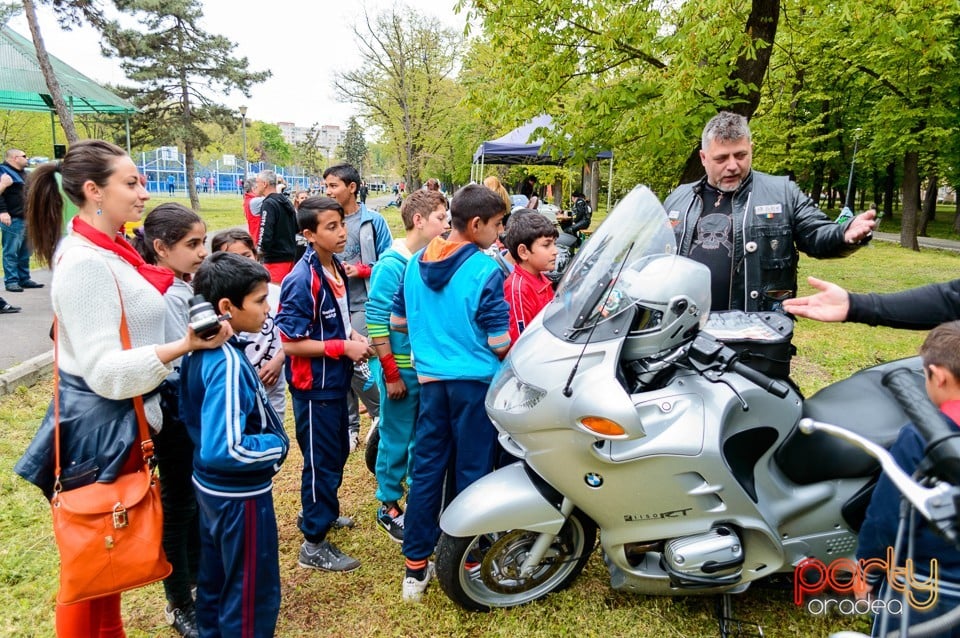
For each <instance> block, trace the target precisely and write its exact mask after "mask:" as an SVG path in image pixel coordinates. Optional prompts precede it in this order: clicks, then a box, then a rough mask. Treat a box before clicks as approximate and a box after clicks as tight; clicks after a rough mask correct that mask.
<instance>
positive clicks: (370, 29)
mask: <svg viewBox="0 0 960 638" xmlns="http://www.w3.org/2000/svg"><path fill="white" fill-rule="evenodd" d="M354 34H355V36H356V43H357V46H358V48H359V49H360V55H361V58H362V59H363V63H362V65H361V67H360V68H359V69H355V70H352V71H346V72H344V73H338V74H337V76H336V78H335V80H334V85H335V87H336V90H337V93H338V95H339V96H340V98H341V99H343V100H344V101H348V102H352V103H354V104H355V105H357V106H358V107H359V109H360V113H361V116H362V117H363V119H364V120H365V121H367V122H368V123H370V124H373V125H375V126H377V127H378V128H379V129H380V130H381V131H382V132H383V140H384V141H385V142H386V143H387V144H388V145H389V146H390V147H391V148H392V149H393V152H394V153H395V155H396V157H397V161H398V163H399V165H400V170H401V172H402V173H403V176H404V180H405V181H406V183H407V184H408V187H409V188H411V189H414V188H418V187H419V186H420V184H421V181H422V179H423V177H424V176H423V169H424V166H425V163H426V162H427V161H428V160H429V158H430V157H432V156H433V155H434V153H436V152H437V151H438V149H439V148H440V147H441V146H442V143H443V140H444V139H445V138H446V137H447V136H448V134H449V132H450V131H451V129H452V128H453V127H454V126H455V121H454V117H453V115H454V106H455V105H456V104H457V102H458V101H459V99H460V90H459V87H458V85H457V84H456V83H455V82H454V80H453V78H454V72H455V70H456V67H457V63H458V55H459V52H460V49H461V47H462V38H461V37H460V36H459V35H457V34H456V33H455V32H454V31H453V30H451V29H445V28H443V27H441V25H440V23H439V21H437V20H436V19H435V18H430V17H427V16H424V15H422V14H420V13H418V12H417V11H415V10H413V9H412V8H409V7H401V6H396V7H394V8H393V9H392V10H390V11H388V12H385V13H381V14H379V15H378V16H377V17H376V18H373V19H371V18H370V16H369V15H365V16H364V22H363V27H362V28H361V27H355V28H354Z"/></svg>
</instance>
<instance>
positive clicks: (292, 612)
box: [0, 196, 960, 638]
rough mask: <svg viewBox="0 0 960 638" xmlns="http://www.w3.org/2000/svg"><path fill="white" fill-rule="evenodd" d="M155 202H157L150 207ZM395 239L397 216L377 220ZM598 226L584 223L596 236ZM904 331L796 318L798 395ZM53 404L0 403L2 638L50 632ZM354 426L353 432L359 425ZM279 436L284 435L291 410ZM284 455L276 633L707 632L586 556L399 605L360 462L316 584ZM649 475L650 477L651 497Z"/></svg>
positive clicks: (782, 632)
mask: <svg viewBox="0 0 960 638" xmlns="http://www.w3.org/2000/svg"><path fill="white" fill-rule="evenodd" d="M160 201H164V198H159V197H158V198H156V199H155V200H153V202H151V203H158V202H160ZM202 203H203V211H202V215H203V216H204V218H205V219H206V220H207V222H208V225H209V227H210V229H211V230H215V229H220V228H224V227H227V226H233V225H239V224H242V223H243V215H242V212H241V207H240V200H239V198H238V197H235V196H234V197H229V198H228V197H226V196H209V197H208V198H204V199H202ZM385 212H387V215H388V219H389V221H390V222H391V226H392V227H393V228H394V229H397V227H398V215H397V213H396V209H387V211H385ZM598 221H599V220H595V222H594V226H596V225H597V223H598ZM958 265H960V256H958V255H956V254H952V253H941V252H937V251H924V252H921V253H913V252H910V251H906V250H903V249H900V248H897V247H896V246H893V245H889V244H876V245H871V246H869V247H867V248H864V249H862V250H861V251H859V252H858V253H857V254H856V255H854V256H853V257H850V258H848V259H845V260H834V261H816V260H812V259H808V258H804V259H803V260H802V262H801V276H806V275H809V274H814V275H817V276H819V277H822V278H826V279H830V280H832V281H835V282H837V283H839V284H841V285H843V286H845V287H848V288H850V289H853V290H859V291H875V290H876V291H889V290H899V289H902V288H905V287H908V286H915V285H918V284H922V283H928V282H933V281H941V280H945V279H951V278H954V277H956V276H957V272H958ZM922 337H923V335H922V334H920V333H909V332H903V331H895V330H890V329H882V328H870V327H867V326H856V325H845V324H834V325H819V324H816V323H813V322H809V321H801V322H800V323H798V324H797V326H796V333H795V338H794V343H795V344H796V345H797V346H798V349H799V355H798V357H797V359H795V360H794V363H795V365H794V377H795V379H796V380H797V382H798V383H799V384H800V386H801V388H802V389H803V390H804V392H805V393H807V394H809V393H812V392H814V391H816V390H817V389H818V388H820V387H822V386H824V385H826V384H827V383H829V382H831V381H833V380H836V379H840V378H842V377H845V376H847V375H848V374H850V373H851V372H853V371H854V370H856V369H858V368H860V367H864V366H867V365H871V364H874V363H877V362H880V361H884V360H888V359H891V358H897V357H902V356H908V355H912V354H914V353H915V352H916V349H917V346H918V345H919V343H920V341H921V340H922ZM50 395H51V388H50V382H49V381H47V382H43V383H40V384H37V385H36V386H34V387H33V388H29V389H28V388H20V389H19V391H17V392H15V393H13V394H12V395H10V396H7V397H4V398H3V399H2V400H0V429H2V431H3V432H4V435H3V436H2V437H0V494H2V504H3V507H2V508H0V538H2V539H3V543H2V546H0V585H2V586H0V608H2V609H3V610H4V612H3V613H2V614H0V635H2V636H18V637H29V636H51V635H53V629H52V622H53V600H54V595H55V591H56V586H57V552H56V548H55V546H54V542H53V534H52V531H51V527H50V515H49V511H48V508H47V504H46V502H45V501H44V500H43V498H42V497H41V495H40V494H39V492H38V491H37V490H36V489H35V488H33V487H32V486H30V485H28V484H27V483H26V482H24V481H23V480H21V479H20V478H19V477H17V476H16V475H14V474H13V472H12V471H11V469H12V467H13V464H14V462H15V461H16V459H17V458H19V456H20V454H21V452H22V451H23V449H24V448H25V447H26V445H27V443H28V441H29V440H30V438H31V437H32V435H33V433H34V431H35V429H36V427H37V424H38V423H39V421H40V419H41V417H42V416H43V413H44V411H45V409H46V406H47V403H48V402H49V399H50ZM368 425H369V424H368V423H366V422H365V423H364V431H365V430H366V427H368ZM287 426H288V430H289V431H290V433H291V436H292V434H293V424H292V418H291V416H290V408H289V407H288V415H287ZM293 447H294V449H293V450H291V453H290V456H289V458H288V459H287V462H286V464H285V466H284V467H283V470H282V471H281V473H280V474H279V475H278V476H277V480H276V488H275V491H274V496H275V501H276V511H277V519H278V523H279V530H280V567H281V577H282V582H283V605H282V608H281V612H280V623H279V627H278V635H279V636H291V637H292V636H308V635H309V636H350V637H351V638H352V637H356V636H411V635H420V636H471V637H472V636H478V635H483V636H510V637H511V638H515V637H517V636H558V635H563V636H578V637H580V636H583V637H587V636H604V637H606V636H641V637H656V638H668V637H669V638H673V637H677V638H680V637H688V636H715V635H717V629H716V624H715V621H714V614H713V612H714V599H713V598H698V597H687V598H656V597H645V596H638V595H628V594H621V593H618V592H614V591H612V590H610V588H609V585H608V583H609V578H608V576H607V573H606V569H605V567H604V565H603V562H602V560H601V557H600V553H599V552H595V553H594V555H593V556H592V557H591V559H590V562H589V563H588V565H587V569H586V570H585V571H584V573H583V574H582V575H581V576H580V578H579V579H578V580H577V581H575V582H574V583H573V585H572V586H571V587H570V588H569V589H568V590H567V591H565V592H561V593H559V594H556V595H552V596H550V597H548V598H546V599H545V600H542V601H539V602H536V603H533V604H530V605H527V606H525V607H521V608H516V609H510V610H498V611H494V612H492V613H489V614H474V613H467V612H464V611H462V610H460V609H459V608H458V607H456V606H455V605H454V604H453V603H452V602H450V601H449V600H448V599H447V598H446V597H445V596H444V595H443V593H442V591H440V589H439V587H437V586H436V585H435V584H434V585H433V586H431V587H430V589H429V590H428V591H427V594H426V596H425V599H424V604H422V605H403V604H402V603H401V601H400V582H401V578H402V575H403V568H402V558H401V555H400V550H399V546H398V545H396V544H395V543H393V542H391V541H390V540H389V539H388V537H387V536H386V535H385V534H383V533H382V532H381V531H380V530H379V529H378V528H377V526H376V525H375V523H374V516H375V511H376V507H377V502H376V499H375V497H374V490H375V483H374V479H373V477H372V476H371V475H370V474H369V472H367V470H366V468H365V466H364V465H363V459H362V454H361V453H357V454H354V455H352V456H351V457H350V460H349V462H348V465H347V469H346V474H345V477H344V482H343V487H342V488H341V490H340V496H341V507H342V511H343V513H344V514H349V515H351V516H354V517H355V518H356V520H357V521H358V526H357V528H356V529H353V530H343V531H335V532H333V533H332V539H333V540H334V542H336V543H337V544H338V545H339V546H340V547H341V548H342V549H343V550H345V551H346V552H348V553H349V554H351V555H354V556H356V557H358V558H359V559H360V560H361V561H362V563H363V566H362V567H361V568H360V569H359V570H357V571H356V572H354V573H351V574H326V573H319V572H314V571H310V570H304V569H300V568H298V567H297V565H296V555H297V549H298V547H299V544H300V535H299V532H298V531H297V529H296V527H295V517H296V513H297V510H298V509H299V489H298V486H299V467H300V464H301V458H300V455H299V451H298V450H297V449H296V446H293ZM655 480H656V479H655V477H650V482H651V483H652V485H650V486H648V487H647V488H646V489H650V488H653V489H655ZM123 601H124V607H123V612H124V617H125V621H126V626H127V635H128V636H131V637H140V636H170V637H172V636H174V635H175V634H174V632H173V631H172V630H171V629H170V628H168V627H166V626H165V624H164V619H163V613H162V610H163V605H164V600H163V591H162V587H161V586H160V585H154V586H151V587H147V588H144V589H141V590H138V591H134V592H130V593H128V594H125V595H124V596H123ZM735 614H736V615H737V616H738V617H740V618H744V619H749V620H752V621H754V622H757V623H759V624H760V625H762V627H763V630H764V634H765V635H767V636H789V637H791V638H792V637H794V636H825V635H827V634H828V633H829V632H830V631H836V630H839V629H841V628H846V629H858V630H860V631H864V630H866V629H867V628H868V624H867V622H866V620H864V619H862V618H861V619H850V618H841V617H839V616H832V617H830V618H828V619H826V620H825V619H822V618H817V617H813V616H811V615H809V614H808V613H807V612H806V611H805V610H803V609H799V608H797V607H796V606H794V605H793V603H792V601H791V592H790V591H789V590H782V589H771V588H763V587H753V588H751V589H750V590H749V591H748V592H747V593H746V594H744V595H742V596H739V597H737V598H736V600H735Z"/></svg>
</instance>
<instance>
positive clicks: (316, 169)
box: [294, 122, 326, 175]
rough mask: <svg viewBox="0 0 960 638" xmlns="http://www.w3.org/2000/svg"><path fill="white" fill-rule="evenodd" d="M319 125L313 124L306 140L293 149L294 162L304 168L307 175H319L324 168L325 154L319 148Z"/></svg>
mask: <svg viewBox="0 0 960 638" xmlns="http://www.w3.org/2000/svg"><path fill="white" fill-rule="evenodd" d="M319 140H320V125H319V124H318V123H317V122H314V123H313V126H311V127H310V131H309V132H308V133H307V139H306V140H304V141H302V142H298V143H297V145H296V148H295V149H294V158H295V161H296V162H297V163H298V164H299V165H300V166H302V167H303V168H304V170H305V171H306V172H307V174H309V175H321V174H323V169H324V167H325V166H326V153H325V151H324V150H322V149H321V148H320V146H319Z"/></svg>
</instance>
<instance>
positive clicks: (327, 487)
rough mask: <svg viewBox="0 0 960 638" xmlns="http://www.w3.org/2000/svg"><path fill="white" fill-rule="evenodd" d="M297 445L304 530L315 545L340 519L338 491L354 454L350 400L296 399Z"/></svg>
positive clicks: (305, 536) (301, 527)
mask: <svg viewBox="0 0 960 638" xmlns="http://www.w3.org/2000/svg"><path fill="white" fill-rule="evenodd" d="M293 417H294V420H295V421H296V424H297V443H298V444H299V445H300V452H301V453H302V454H303V473H302V475H301V477H300V505H301V506H302V507H303V523H301V526H300V531H301V532H303V537H304V538H305V539H307V540H308V541H310V542H311V543H319V542H321V541H323V539H324V538H326V536H327V532H328V531H329V530H330V526H331V525H333V522H334V521H335V520H337V517H338V516H340V500H339V499H338V498H337V490H339V489H340V483H342V482H343V466H344V465H346V464H347V456H348V455H349V454H350V439H349V437H348V432H347V427H348V425H347V424H348V416H347V401H346V397H345V396H344V397H343V398H339V399H330V400H319V399H302V398H297V397H293Z"/></svg>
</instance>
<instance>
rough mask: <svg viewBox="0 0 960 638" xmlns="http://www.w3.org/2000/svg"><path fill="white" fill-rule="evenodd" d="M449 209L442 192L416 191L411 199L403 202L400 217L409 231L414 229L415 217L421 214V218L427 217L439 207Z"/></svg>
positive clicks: (408, 198)
mask: <svg viewBox="0 0 960 638" xmlns="http://www.w3.org/2000/svg"><path fill="white" fill-rule="evenodd" d="M441 204H442V205H443V207H444V208H446V207H447V205H448V204H447V198H446V197H444V196H443V193H441V192H440V191H430V190H418V191H414V192H413V193H412V194H411V195H410V197H407V198H406V199H404V200H403V205H401V206H400V217H401V218H402V219H403V227H404V228H406V229H407V230H408V231H409V230H412V229H413V216H414V215H416V214H418V213H419V214H420V216H421V217H427V216H428V215H429V214H430V213H432V212H433V211H435V210H437V206H440V205H441Z"/></svg>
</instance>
